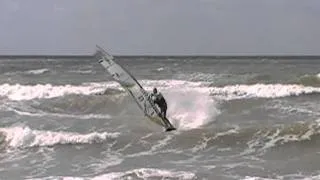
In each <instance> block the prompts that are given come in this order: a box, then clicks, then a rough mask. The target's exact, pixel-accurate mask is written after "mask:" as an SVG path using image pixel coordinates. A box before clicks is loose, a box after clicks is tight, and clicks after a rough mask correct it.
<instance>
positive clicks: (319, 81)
mask: <svg viewBox="0 0 320 180" xmlns="http://www.w3.org/2000/svg"><path fill="white" fill-rule="evenodd" d="M298 83H301V84H303V85H307V86H317V87H319V86H320V73H319V74H316V75H314V74H312V75H309V74H308V75H303V76H301V77H300V78H299V80H298Z"/></svg>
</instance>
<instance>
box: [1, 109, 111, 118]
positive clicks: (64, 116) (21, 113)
mask: <svg viewBox="0 0 320 180" xmlns="http://www.w3.org/2000/svg"><path fill="white" fill-rule="evenodd" d="M0 109H1V107H0ZM9 109H10V110H12V111H14V112H15V113H17V114H19V115H23V116H33V117H43V116H54V117H62V118H77V119H92V118H95V119H111V115H109V114H61V113H47V112H25V111H19V110H16V109H14V108H9Z"/></svg>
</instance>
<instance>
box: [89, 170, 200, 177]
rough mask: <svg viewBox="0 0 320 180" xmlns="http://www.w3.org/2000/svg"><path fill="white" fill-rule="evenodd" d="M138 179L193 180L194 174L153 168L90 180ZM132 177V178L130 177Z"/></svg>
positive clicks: (112, 174) (110, 174)
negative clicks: (168, 179)
mask: <svg viewBox="0 0 320 180" xmlns="http://www.w3.org/2000/svg"><path fill="white" fill-rule="evenodd" d="M128 176H130V179H131V178H135V176H137V177H138V178H143V179H146V178H147V179H158V178H161V179H167V178H177V179H184V180H188V179H194V178H195V177H196V176H195V174H194V173H191V172H186V171H171V170H163V169H154V168H140V169H134V170H130V171H125V172H112V173H108V174H104V175H100V176H97V177H94V178H92V179H91V180H105V179H123V178H124V177H125V178H128ZM132 176H133V177H132Z"/></svg>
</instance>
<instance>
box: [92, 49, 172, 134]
mask: <svg viewBox="0 0 320 180" xmlns="http://www.w3.org/2000/svg"><path fill="white" fill-rule="evenodd" d="M94 57H95V58H96V59H97V60H98V62H99V63H100V64H101V65H102V66H103V67H104V68H105V69H106V70H107V71H108V72H109V74H110V75H111V76H112V78H113V79H114V80H115V81H116V82H118V83H119V84H120V85H121V86H122V87H123V88H124V89H125V90H126V91H127V92H128V93H129V94H130V95H131V97H132V98H133V99H134V101H135V102H136V103H137V105H138V107H139V108H140V109H141V110H142V111H143V113H144V114H145V115H146V116H147V117H148V118H149V119H150V120H151V121H153V122H155V123H157V124H158V125H160V126H163V127H164V128H165V129H166V131H171V130H175V128H174V127H173V125H172V124H171V123H170V121H169V120H168V119H166V118H163V117H162V116H161V115H160V109H159V107H158V106H156V105H155V104H154V103H153V101H152V100H151V97H150V96H149V94H148V93H147V92H146V91H145V90H144V89H143V87H142V86H141V85H140V84H139V82H138V81H137V80H136V78H134V77H133V76H132V75H131V74H130V73H129V71H128V70H126V69H125V68H124V67H122V66H121V65H119V64H118V63H116V62H115V61H114V57H113V56H112V55H110V54H108V53H107V52H106V51H105V50H104V49H102V48H101V47H99V46H97V50H96V53H95V55H94Z"/></svg>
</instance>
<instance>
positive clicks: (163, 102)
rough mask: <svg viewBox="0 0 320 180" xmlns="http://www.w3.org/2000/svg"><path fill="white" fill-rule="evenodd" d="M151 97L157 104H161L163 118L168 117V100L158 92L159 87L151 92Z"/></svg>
mask: <svg viewBox="0 0 320 180" xmlns="http://www.w3.org/2000/svg"><path fill="white" fill-rule="evenodd" d="M151 99H152V100H153V102H154V103H155V104H156V105H158V106H159V108H160V111H161V112H160V113H161V116H162V117H163V118H167V102H166V100H165V99H164V97H163V96H162V94H161V93H160V92H158V90H157V88H153V92H152V93H151Z"/></svg>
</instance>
